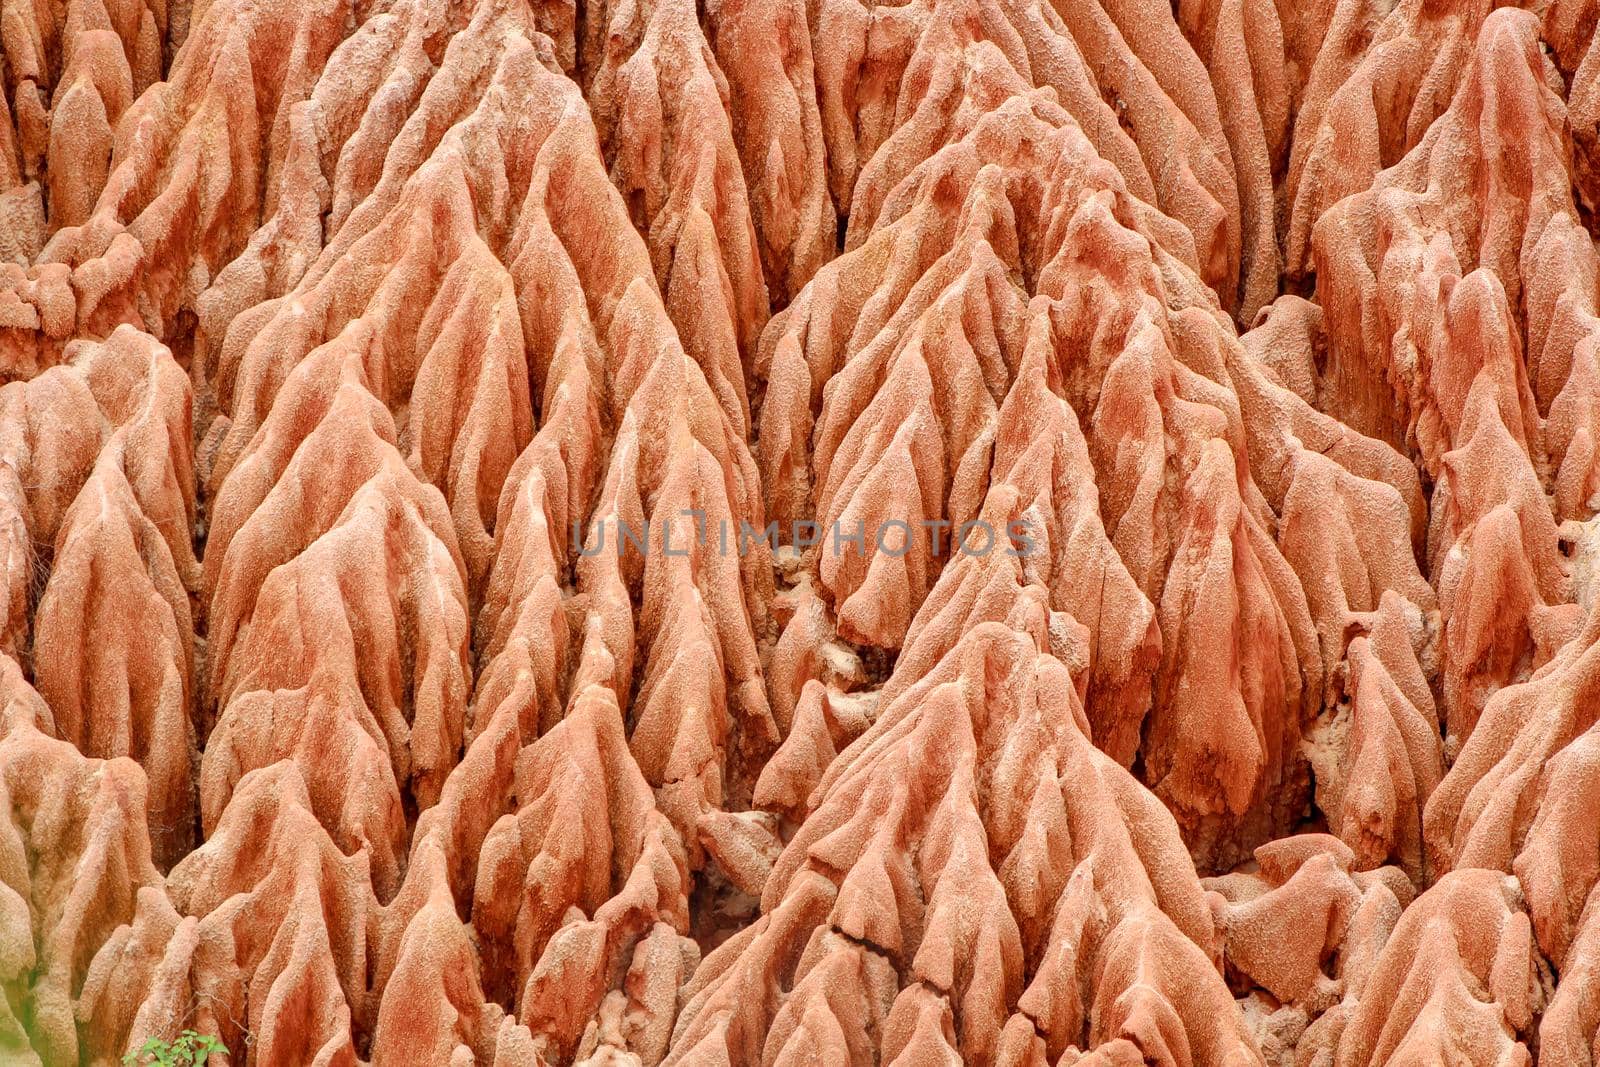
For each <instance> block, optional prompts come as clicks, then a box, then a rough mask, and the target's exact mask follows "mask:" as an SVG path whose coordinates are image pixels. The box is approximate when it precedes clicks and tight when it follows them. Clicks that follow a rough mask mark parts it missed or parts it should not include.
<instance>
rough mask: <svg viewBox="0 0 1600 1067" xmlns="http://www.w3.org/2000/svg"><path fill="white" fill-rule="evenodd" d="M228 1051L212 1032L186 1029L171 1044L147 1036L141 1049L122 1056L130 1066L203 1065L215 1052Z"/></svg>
mask: <svg viewBox="0 0 1600 1067" xmlns="http://www.w3.org/2000/svg"><path fill="white" fill-rule="evenodd" d="M227 1051H228V1049H227V1047H226V1046H225V1045H223V1043H222V1042H221V1041H218V1040H217V1039H216V1038H214V1037H212V1036H211V1035H210V1034H197V1033H195V1032H194V1031H193V1030H185V1031H184V1032H183V1033H181V1034H179V1035H178V1040H176V1041H173V1042H171V1043H170V1044H169V1043H168V1042H166V1041H163V1040H161V1038H159V1037H150V1038H146V1039H145V1042H144V1044H143V1045H142V1046H140V1048H139V1051H138V1052H130V1053H128V1054H127V1055H126V1056H124V1057H122V1062H123V1063H125V1064H127V1065H129V1067H137V1065H140V1064H151V1065H154V1067H203V1065H204V1064H205V1062H206V1059H207V1058H208V1057H210V1055H211V1054H212V1053H213V1052H221V1053H224V1054H226V1053H227Z"/></svg>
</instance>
